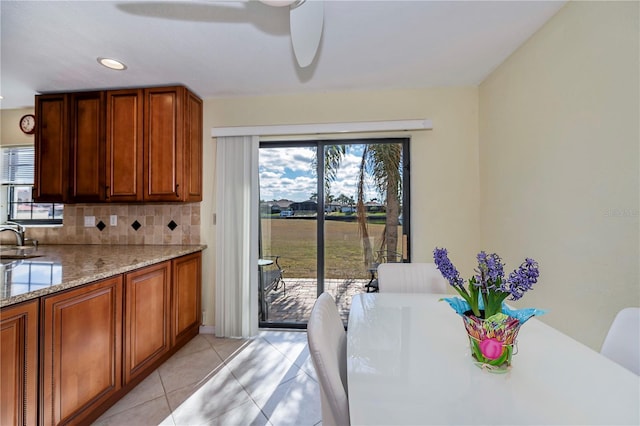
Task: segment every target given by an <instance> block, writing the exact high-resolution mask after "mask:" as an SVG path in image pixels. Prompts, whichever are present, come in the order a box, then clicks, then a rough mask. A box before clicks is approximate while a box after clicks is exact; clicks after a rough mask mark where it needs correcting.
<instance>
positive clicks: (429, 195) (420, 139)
mask: <svg viewBox="0 0 640 426" xmlns="http://www.w3.org/2000/svg"><path fill="white" fill-rule="evenodd" d="M413 118H415V119H418V118H427V119H431V120H433V130H430V131H425V130H422V131H416V132H411V133H406V132H399V133H385V134H384V136H407V135H409V136H411V142H410V149H411V160H412V169H411V179H412V193H411V203H412V204H411V209H412V211H411V215H412V227H413V230H412V231H413V235H412V247H413V260H414V261H423V262H424V261H432V251H433V248H434V247H435V246H436V245H438V246H444V247H447V248H449V249H450V250H451V252H452V255H453V256H455V258H456V259H457V260H458V262H457V263H458V264H459V266H460V268H461V269H463V270H464V272H466V273H471V272H472V270H473V261H474V257H475V253H476V251H477V249H478V242H479V237H480V230H479V215H478V202H479V182H478V180H479V171H478V90H477V88H474V87H463V88H437V89H424V90H407V91H401V90H399V91H378V92H342V93H329V94H314V95H299V96H276V97H255V98H239V99H238V98H237V99H209V100H206V101H205V104H204V126H205V132H206V133H205V134H207V135H210V134H211V127H215V126H249V125H267V124H307V123H330V122H349V121H372V120H394V119H413ZM378 136H382V135H378ZM340 137H344V136H343V135H342V136H340ZM214 153H215V140H213V139H209V140H207V138H206V137H205V144H204V155H205V180H204V186H205V188H204V191H205V192H204V194H205V200H204V201H203V203H202V206H201V213H202V226H201V229H202V236H201V241H202V243H203V244H208V245H209V249H208V250H206V251H205V253H204V255H205V261H204V262H203V264H204V265H205V266H204V268H205V269H204V280H205V283H204V285H203V288H204V293H203V301H204V308H205V310H206V323H208V324H209V325H211V324H213V318H214V316H213V309H214V293H215V290H214V282H213V281H214V271H215V270H214V267H215V266H214V265H215V247H214V245H215V226H213V225H212V217H213V213H214V211H215V206H214V202H213V176H212V175H213V173H214V171H213V167H210V166H209V165H214V164H215V158H214ZM209 167H210V168H209Z"/></svg>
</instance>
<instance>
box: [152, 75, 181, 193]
mask: <svg viewBox="0 0 640 426" xmlns="http://www.w3.org/2000/svg"><path fill="white" fill-rule="evenodd" d="M184 93H185V88H183V87H160V88H151V89H145V90H144V97H145V105H144V112H145V113H144V116H145V120H146V121H145V136H144V191H145V192H144V199H145V201H179V200H181V199H184V191H185V188H184V183H183V170H184V169H183V163H182V160H183V155H184V145H185V144H184V136H183V127H182V126H183V125H184V123H183V120H182V117H181V115H180V113H181V112H182V110H183V108H184Z"/></svg>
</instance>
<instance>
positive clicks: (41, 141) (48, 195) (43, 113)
mask: <svg viewBox="0 0 640 426" xmlns="http://www.w3.org/2000/svg"><path fill="white" fill-rule="evenodd" d="M35 110H36V137H35V152H36V158H35V176H34V188H33V199H34V200H35V201H44V202H66V201H67V196H68V192H69V138H68V134H69V132H68V97H67V95H65V94H55V95H38V96H36V108H35Z"/></svg>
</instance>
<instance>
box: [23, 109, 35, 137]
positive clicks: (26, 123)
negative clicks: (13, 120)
mask: <svg viewBox="0 0 640 426" xmlns="http://www.w3.org/2000/svg"><path fill="white" fill-rule="evenodd" d="M20 130H22V131H23V132H24V133H25V134H27V135H32V134H33V133H34V132H35V131H36V116H35V115H33V114H27V115H23V116H22V118H20Z"/></svg>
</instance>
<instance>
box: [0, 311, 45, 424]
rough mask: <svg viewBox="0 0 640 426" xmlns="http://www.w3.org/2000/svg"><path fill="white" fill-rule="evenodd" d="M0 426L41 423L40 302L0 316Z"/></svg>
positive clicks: (4, 312)
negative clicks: (39, 419) (39, 405)
mask: <svg viewBox="0 0 640 426" xmlns="http://www.w3.org/2000/svg"><path fill="white" fill-rule="evenodd" d="M0 378H2V380H0V425H7V426H12V425H15V426H19V425H20V426H21V425H35V424H37V420H38V417H37V415H38V387H37V385H38V383H37V379H38V300H32V301H30V302H25V303H22V304H20V305H15V306H10V307H7V308H3V309H2V311H1V313H0Z"/></svg>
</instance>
